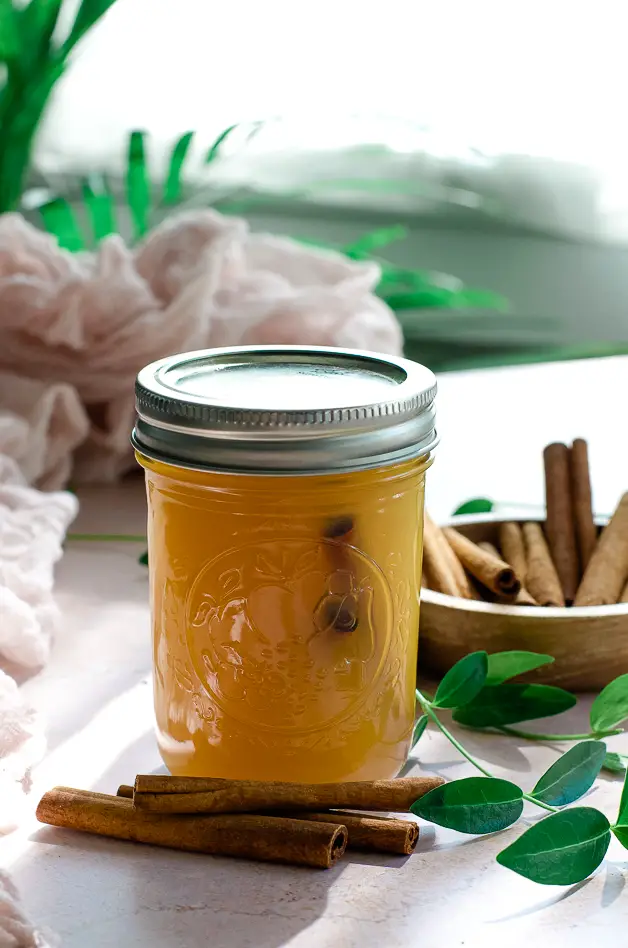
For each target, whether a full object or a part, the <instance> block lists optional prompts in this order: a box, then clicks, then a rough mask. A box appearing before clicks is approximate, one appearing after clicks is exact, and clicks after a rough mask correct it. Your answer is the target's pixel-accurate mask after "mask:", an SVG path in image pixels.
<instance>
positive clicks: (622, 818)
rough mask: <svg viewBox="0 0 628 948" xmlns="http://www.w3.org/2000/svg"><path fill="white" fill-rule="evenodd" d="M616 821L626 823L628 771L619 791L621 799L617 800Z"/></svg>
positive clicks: (627, 813)
mask: <svg viewBox="0 0 628 948" xmlns="http://www.w3.org/2000/svg"><path fill="white" fill-rule="evenodd" d="M617 822H618V823H622V822H623V823H628V773H627V774H626V778H625V780H624V788H623V790H622V792H621V800H620V801H619V814H618V816H617Z"/></svg>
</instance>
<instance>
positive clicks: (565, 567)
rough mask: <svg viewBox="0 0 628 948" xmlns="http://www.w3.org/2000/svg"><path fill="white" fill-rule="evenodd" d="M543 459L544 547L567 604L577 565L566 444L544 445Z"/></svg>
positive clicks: (572, 592)
mask: <svg viewBox="0 0 628 948" xmlns="http://www.w3.org/2000/svg"><path fill="white" fill-rule="evenodd" d="M543 460H544V463H545V503H546V506H547V520H546V533H547V544H548V546H549V549H550V553H551V555H552V559H553V561H554V565H555V567H556V572H557V573H558V578H559V580H560V585H561V587H562V590H563V595H564V598H565V602H566V603H567V605H571V603H572V602H573V601H574V599H575V597H576V590H577V589H578V582H579V580H580V566H579V557H578V547H577V542H576V528H575V519H574V506H573V498H572V493H571V472H570V463H569V449H568V447H567V445H565V444H558V443H556V444H548V446H547V447H546V448H545V450H544V452H543Z"/></svg>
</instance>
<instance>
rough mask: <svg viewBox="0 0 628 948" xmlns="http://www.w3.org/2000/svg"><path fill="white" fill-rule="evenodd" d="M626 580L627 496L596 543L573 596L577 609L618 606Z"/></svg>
mask: <svg viewBox="0 0 628 948" xmlns="http://www.w3.org/2000/svg"><path fill="white" fill-rule="evenodd" d="M626 580H628V493H626V494H624V496H623V497H622V498H621V500H620V502H619V505H618V506H617V509H616V511H615V513H614V514H613V516H612V518H611V520H610V522H609V524H608V526H607V527H606V528H605V529H604V531H603V533H602V536H601V537H600V539H599V540H598V543H597V546H596V548H595V551H594V553H593V556H592V557H591V559H590V560H589V565H588V566H587V568H586V570H585V573H584V576H583V577H582V582H581V583H580V587H579V589H578V593H577V595H576V599H575V603H574V605H576V606H603V605H610V604H611V603H615V602H617V600H618V599H619V598H620V596H621V595H622V592H623V589H624V586H625V584H626Z"/></svg>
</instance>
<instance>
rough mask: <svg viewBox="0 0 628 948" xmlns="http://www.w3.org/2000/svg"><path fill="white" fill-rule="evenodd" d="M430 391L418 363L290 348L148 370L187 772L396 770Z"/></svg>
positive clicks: (141, 455) (160, 588) (157, 520)
mask: <svg viewBox="0 0 628 948" xmlns="http://www.w3.org/2000/svg"><path fill="white" fill-rule="evenodd" d="M435 391H436V384H435V378H434V376H433V374H432V373H431V372H430V371H429V370H428V369H426V368H424V367H423V366H421V365H418V364H417V363H414V362H410V361H407V360H404V359H399V358H393V357H390V356H384V355H377V354H373V353H367V352H360V351H346V350H339V349H323V348H300V347H295V346H276V347H270V346H265V347H257V348H242V347H240V348H231V349H215V350H206V351H202V352H193V353H187V354H184V355H176V356H173V357H171V358H167V359H163V360H161V361H159V362H156V363H154V364H152V365H150V366H148V367H147V368H145V369H143V370H142V371H141V372H140V373H139V376H138V379H137V386H136V403H137V414H138V418H137V423H136V427H135V429H134V432H133V444H134V447H135V450H136V453H137V459H138V461H139V463H140V464H141V465H142V467H143V468H144V469H145V472H146V485H147V496H148V557H149V571H150V595H151V607H152V626H153V661H154V700H155V715H156V723H157V739H158V743H159V750H160V752H161V756H162V758H163V760H164V762H165V764H166V766H167V767H168V769H169V770H170V771H171V772H172V773H173V774H177V775H186V776H216V777H227V778H239V779H256V780H285V781H297V782H298V781H304V782H329V781H343V780H370V779H376V778H390V777H393V776H395V775H396V774H397V773H398V772H399V770H400V768H401V767H402V765H403V764H404V762H405V760H406V756H407V753H408V750H409V747H410V740H411V734H412V729H413V723H414V715H415V680H416V662H417V644H418V643H417V640H418V627H419V591H420V576H421V558H422V525H423V498H424V481H425V472H426V470H427V468H428V467H429V465H430V459H431V451H432V449H433V447H434V445H435V443H436V433H435V428H434V406H433V403H434V395H435Z"/></svg>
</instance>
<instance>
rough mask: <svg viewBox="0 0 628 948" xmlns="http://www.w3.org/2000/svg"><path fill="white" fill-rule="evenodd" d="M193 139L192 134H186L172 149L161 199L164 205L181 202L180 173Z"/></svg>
mask: <svg viewBox="0 0 628 948" xmlns="http://www.w3.org/2000/svg"><path fill="white" fill-rule="evenodd" d="M193 138H194V132H186V133H185V135H182V136H181V138H180V139H179V140H178V142H177V143H176V144H175V146H174V148H173V149H172V152H171V154H170V162H169V164H168V175H167V177H166V183H165V184H164V193H163V198H162V200H163V203H164V204H166V205H171V204H177V203H178V202H179V201H180V200H181V184H182V182H181V172H182V170H183V164H184V162H185V159H186V158H187V154H188V152H189V150H190V145H191V144H192V139H193Z"/></svg>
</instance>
